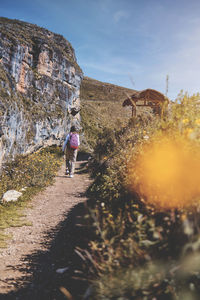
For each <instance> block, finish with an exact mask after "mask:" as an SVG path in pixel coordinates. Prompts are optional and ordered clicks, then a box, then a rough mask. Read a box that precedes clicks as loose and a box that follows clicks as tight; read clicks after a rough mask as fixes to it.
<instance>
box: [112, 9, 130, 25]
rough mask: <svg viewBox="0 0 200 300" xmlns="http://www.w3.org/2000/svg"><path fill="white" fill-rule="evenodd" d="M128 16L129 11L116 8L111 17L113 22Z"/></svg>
mask: <svg viewBox="0 0 200 300" xmlns="http://www.w3.org/2000/svg"><path fill="white" fill-rule="evenodd" d="M127 18H129V13H128V12H127V11H125V10H118V11H117V12H115V13H114V15H113V19H114V22H115V23H119V22H120V21H121V20H122V19H127Z"/></svg>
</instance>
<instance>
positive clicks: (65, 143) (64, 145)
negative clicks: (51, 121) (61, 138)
mask: <svg viewBox="0 0 200 300" xmlns="http://www.w3.org/2000/svg"><path fill="white" fill-rule="evenodd" d="M68 140H69V134H68V135H67V136H66V139H65V142H64V144H63V147H62V150H63V152H64V151H65V148H66V146H67V142H68Z"/></svg>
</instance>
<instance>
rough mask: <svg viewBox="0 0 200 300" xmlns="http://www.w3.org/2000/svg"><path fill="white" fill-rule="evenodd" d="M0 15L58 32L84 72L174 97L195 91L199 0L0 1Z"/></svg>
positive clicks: (199, 86)
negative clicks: (68, 43)
mask: <svg viewBox="0 0 200 300" xmlns="http://www.w3.org/2000/svg"><path fill="white" fill-rule="evenodd" d="M0 16H3V17H7V18H12V19H20V20H23V21H26V22H30V23H34V24H37V25H39V26H42V27H45V28H47V29H49V30H51V31H53V32H56V33H59V34H62V35H63V36H64V37H65V38H66V39H67V40H68V41H69V42H70V43H71V44H72V46H73V48H74V49H75V53H76V57H77V61H78V63H79V65H80V67H81V68H82V70H83V72H84V75H85V76H89V77H92V78H94V79H97V80H100V81H104V82H110V83H113V84H117V85H121V86H125V87H129V88H132V89H136V90H143V89H146V88H153V89H157V90H158V91H160V92H162V93H164V94H165V91H166V76H167V75H168V76H169V90H168V96H169V98H170V99H172V100H174V99H175V98H176V97H177V95H178V93H179V92H180V90H182V89H183V90H184V91H187V92H188V93H189V94H190V95H192V94H193V93H197V92H200V1H199V0H190V1H188V0H187V1H186V0H32V1H31V0H0Z"/></svg>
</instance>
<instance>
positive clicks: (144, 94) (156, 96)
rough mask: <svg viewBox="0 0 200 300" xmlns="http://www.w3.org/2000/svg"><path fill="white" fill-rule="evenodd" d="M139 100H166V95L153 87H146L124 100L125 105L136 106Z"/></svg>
mask: <svg viewBox="0 0 200 300" xmlns="http://www.w3.org/2000/svg"><path fill="white" fill-rule="evenodd" d="M138 100H148V101H152V102H154V101H155V102H164V101H165V96H164V95H163V94H162V93H160V92H158V91H156V90H153V89H146V90H143V91H141V92H138V93H135V94H133V95H132V96H130V97H129V98H127V99H126V100H124V102H123V106H128V105H131V106H135V103H136V102H137V101H138Z"/></svg>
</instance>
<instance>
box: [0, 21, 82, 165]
mask: <svg viewBox="0 0 200 300" xmlns="http://www.w3.org/2000/svg"><path fill="white" fill-rule="evenodd" d="M82 78H83V74H82V71H81V69H80V67H79V66H78V64H77V62H76V57H75V53H74V50H73V48H72V46H71V45H70V43H69V42H68V41H67V40H65V39H64V38H63V37H62V36H61V35H58V34H55V33H52V32H50V31H48V30H46V29H44V28H40V27H38V26H36V25H32V24H29V23H25V22H21V21H18V20H9V19H6V18H0V136H1V137H0V167H1V165H2V162H3V161H5V160H6V159H8V158H13V157H14V156H15V155H16V154H26V153H28V152H32V151H35V150H37V149H38V148H40V147H42V146H46V145H51V144H60V143H61V141H62V139H63V137H64V136H65V133H66V131H67V130H68V129H69V127H70V126H71V124H72V123H73V124H75V123H78V122H79V113H77V112H78V111H79V105H80V98H79V91H80V84H81V80H82Z"/></svg>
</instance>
